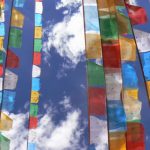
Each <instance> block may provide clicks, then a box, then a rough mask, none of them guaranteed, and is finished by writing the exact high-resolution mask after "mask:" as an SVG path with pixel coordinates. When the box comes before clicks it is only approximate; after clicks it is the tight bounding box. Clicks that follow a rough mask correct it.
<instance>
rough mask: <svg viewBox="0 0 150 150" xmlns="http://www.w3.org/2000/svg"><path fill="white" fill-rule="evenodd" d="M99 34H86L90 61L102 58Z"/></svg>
mask: <svg viewBox="0 0 150 150" xmlns="http://www.w3.org/2000/svg"><path fill="white" fill-rule="evenodd" d="M100 40H101V39H100V35H99V34H96V33H95V34H94V33H90V34H86V56H87V58H88V59H96V58H101V55H102V54H101V51H102V50H101V42H100Z"/></svg>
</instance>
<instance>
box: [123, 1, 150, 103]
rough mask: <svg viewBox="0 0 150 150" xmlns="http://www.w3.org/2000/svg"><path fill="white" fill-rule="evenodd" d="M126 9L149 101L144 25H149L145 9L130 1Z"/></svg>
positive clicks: (147, 39)
mask: <svg viewBox="0 0 150 150" xmlns="http://www.w3.org/2000/svg"><path fill="white" fill-rule="evenodd" d="M125 4H126V8H127V10H128V14H129V17H130V21H131V24H132V25H133V32H134V35H135V40H136V43H137V48H138V51H139V53H140V55H139V56H140V61H141V63H142V69H143V72H144V79H145V84H146V86H147V92H148V98H149V100H150V91H149V89H150V88H149V87H148V84H147V82H148V81H149V79H150V73H149V63H150V61H149V60H148V58H149V53H148V52H149V37H150V36H149V30H147V28H146V26H147V25H146V24H148V25H150V23H149V20H148V16H147V13H146V9H145V8H144V7H141V6H138V4H137V5H136V6H135V5H133V4H132V3H131V0H129V1H127V0H126V1H125ZM135 25H140V26H141V27H142V30H139V29H136V26H135ZM144 26H145V27H144Z"/></svg>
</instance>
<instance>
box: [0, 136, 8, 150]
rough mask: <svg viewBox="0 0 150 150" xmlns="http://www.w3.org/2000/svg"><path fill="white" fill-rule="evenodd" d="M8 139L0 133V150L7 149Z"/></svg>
mask: <svg viewBox="0 0 150 150" xmlns="http://www.w3.org/2000/svg"><path fill="white" fill-rule="evenodd" d="M9 145H10V140H9V139H7V138H6V137H4V136H3V135H2V134H1V133H0V150H9Z"/></svg>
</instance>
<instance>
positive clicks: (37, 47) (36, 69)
mask: <svg viewBox="0 0 150 150" xmlns="http://www.w3.org/2000/svg"><path fill="white" fill-rule="evenodd" d="M42 13H43V2H42V1H41V0H40V1H39V0H35V30H34V52H33V66H32V87H31V98H30V118H29V134H28V150H35V149H36V128H37V127H38V107H39V106H38V102H39V98H40V87H41V86H40V75H41V67H40V66H41V50H42V30H43V29H42Z"/></svg>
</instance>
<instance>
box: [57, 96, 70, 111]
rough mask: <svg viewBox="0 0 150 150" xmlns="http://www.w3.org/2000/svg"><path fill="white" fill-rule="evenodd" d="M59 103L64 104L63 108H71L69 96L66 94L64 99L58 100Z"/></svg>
mask: <svg viewBox="0 0 150 150" xmlns="http://www.w3.org/2000/svg"><path fill="white" fill-rule="evenodd" d="M59 104H60V105H62V106H64V109H65V110H68V109H70V108H72V106H71V102H70V97H68V96H65V97H64V100H62V101H60V102H59Z"/></svg>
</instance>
